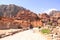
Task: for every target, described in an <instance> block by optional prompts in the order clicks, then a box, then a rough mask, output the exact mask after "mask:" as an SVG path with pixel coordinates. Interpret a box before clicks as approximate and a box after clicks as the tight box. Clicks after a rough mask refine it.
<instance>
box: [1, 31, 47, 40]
mask: <svg viewBox="0 0 60 40" xmlns="http://www.w3.org/2000/svg"><path fill="white" fill-rule="evenodd" d="M0 40H47V38H45V37H44V36H43V35H41V34H39V33H34V32H33V30H27V31H23V32H19V33H16V34H14V35H10V36H8V37H5V38H2V39H0Z"/></svg>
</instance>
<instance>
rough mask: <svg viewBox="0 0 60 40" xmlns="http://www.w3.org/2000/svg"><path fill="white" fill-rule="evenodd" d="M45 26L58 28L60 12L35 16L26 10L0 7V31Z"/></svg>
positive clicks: (12, 5)
mask: <svg viewBox="0 0 60 40" xmlns="http://www.w3.org/2000/svg"><path fill="white" fill-rule="evenodd" d="M45 25H53V26H60V11H51V12H50V14H49V15H48V14H47V13H41V14H36V13H34V12H32V11H30V10H28V9H26V8H23V7H21V6H20V7H19V6H16V5H14V4H10V5H0V29H9V28H22V29H28V28H33V27H41V26H45Z"/></svg>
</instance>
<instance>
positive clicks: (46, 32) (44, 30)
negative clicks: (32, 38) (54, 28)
mask: <svg viewBox="0 0 60 40" xmlns="http://www.w3.org/2000/svg"><path fill="white" fill-rule="evenodd" d="M41 32H42V33H43V34H49V33H50V30H49V29H42V30H41Z"/></svg>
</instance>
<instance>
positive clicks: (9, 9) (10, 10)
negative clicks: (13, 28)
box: [0, 4, 25, 18]
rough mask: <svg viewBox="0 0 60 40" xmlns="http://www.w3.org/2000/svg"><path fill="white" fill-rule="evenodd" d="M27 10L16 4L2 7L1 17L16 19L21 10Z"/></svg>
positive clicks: (0, 8) (0, 7) (0, 10)
mask: <svg viewBox="0 0 60 40" xmlns="http://www.w3.org/2000/svg"><path fill="white" fill-rule="evenodd" d="M24 9H25V8H23V7H19V6H16V5H14V4H10V5H0V16H4V17H9V18H10V17H14V16H16V14H17V12H18V11H19V10H24Z"/></svg>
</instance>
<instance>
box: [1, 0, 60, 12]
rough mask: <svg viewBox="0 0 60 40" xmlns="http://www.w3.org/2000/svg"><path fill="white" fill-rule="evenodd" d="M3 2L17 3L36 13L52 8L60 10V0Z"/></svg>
mask: <svg viewBox="0 0 60 40" xmlns="http://www.w3.org/2000/svg"><path fill="white" fill-rule="evenodd" d="M1 4H16V5H18V6H23V7H24V8H27V9H29V10H31V11H33V12H36V13H40V12H42V11H46V10H48V9H52V8H54V9H58V10H60V0H0V5H1Z"/></svg>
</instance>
